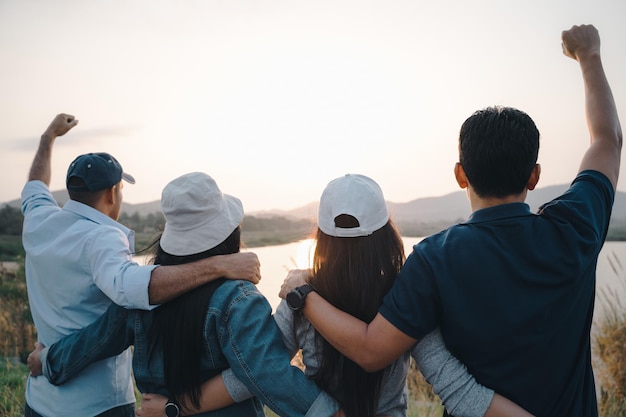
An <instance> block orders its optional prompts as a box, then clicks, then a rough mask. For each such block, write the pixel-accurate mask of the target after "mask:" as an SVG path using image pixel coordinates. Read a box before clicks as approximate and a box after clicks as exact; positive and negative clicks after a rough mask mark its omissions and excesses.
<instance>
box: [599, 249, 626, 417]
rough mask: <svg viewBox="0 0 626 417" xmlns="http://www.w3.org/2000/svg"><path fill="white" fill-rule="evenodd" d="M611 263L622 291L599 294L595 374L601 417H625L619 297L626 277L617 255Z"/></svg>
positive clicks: (625, 321)
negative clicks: (598, 383)
mask: <svg viewBox="0 0 626 417" xmlns="http://www.w3.org/2000/svg"><path fill="white" fill-rule="evenodd" d="M609 263H610V265H611V268H612V269H613V273H615V274H616V276H617V278H618V279H619V282H620V284H621V291H620V288H614V289H612V290H604V289H602V290H600V291H599V292H598V302H599V303H600V309H601V310H600V311H601V313H602V314H601V315H599V317H597V320H596V321H595V323H594V328H593V333H592V336H593V350H594V363H593V366H594V373H595V375H596V378H597V379H598V381H599V382H600V393H599V404H598V408H599V415H600V416H603V417H626V309H625V308H624V303H623V302H622V299H621V297H620V294H624V293H626V274H625V273H624V268H623V266H622V264H621V263H620V261H619V259H618V258H617V256H615V254H611V256H609Z"/></svg>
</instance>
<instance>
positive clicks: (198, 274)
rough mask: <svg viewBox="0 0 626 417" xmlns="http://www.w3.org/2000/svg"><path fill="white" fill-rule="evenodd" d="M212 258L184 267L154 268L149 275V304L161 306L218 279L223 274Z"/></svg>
mask: <svg viewBox="0 0 626 417" xmlns="http://www.w3.org/2000/svg"><path fill="white" fill-rule="evenodd" d="M214 258H215V257H213V258H207V259H204V260H202V261H198V262H192V263H188V264H184V265H172V266H159V267H158V268H155V269H154V270H153V271H152V274H151V275H150V284H149V285H148V297H149V300H150V304H163V303H165V302H167V301H169V300H172V299H174V298H176V297H178V296H179V295H182V294H184V293H186V292H187V291H190V290H192V289H194V288H197V287H199V286H201V285H203V284H206V283H207V282H210V281H212V280H215V279H217V278H220V277H221V276H222V275H223V274H222V271H220V270H219V269H218V268H217V267H216V264H215V262H214Z"/></svg>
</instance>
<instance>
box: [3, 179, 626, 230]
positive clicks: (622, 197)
mask: <svg viewBox="0 0 626 417" xmlns="http://www.w3.org/2000/svg"><path fill="white" fill-rule="evenodd" d="M567 187H568V185H567V184H563V185H553V186H548V187H544V188H537V189H535V190H533V191H530V192H529V193H528V197H527V199H526V202H527V203H528V205H529V206H530V208H531V210H532V211H537V209H538V208H539V206H540V205H541V204H543V203H545V202H547V201H550V200H551V199H553V198H555V197H557V196H559V195H560V194H562V193H563V192H564V191H565V190H566V189H567ZM52 194H53V196H54V198H55V199H56V200H57V202H59V204H61V205H63V204H65V202H66V201H67V200H68V196H67V191H65V190H59V191H54V192H53V193H52ZM5 204H8V205H9V206H13V207H19V206H20V200H19V199H16V200H12V201H10V202H7V203H5ZM317 206H318V203H317V202H311V203H309V204H306V205H304V206H301V207H297V208H294V209H291V210H266V211H256V212H249V213H246V215H247V216H255V217H261V218H263V217H276V216H282V217H287V218H294V219H315V218H316V217H317ZM387 207H388V209H389V213H390V215H391V217H392V218H393V219H394V220H395V221H396V222H397V223H405V224H406V223H415V224H417V223H442V224H444V223H448V224H450V223H452V222H456V221H458V220H462V219H465V218H467V217H468V216H469V214H470V205H469V202H468V200H467V197H466V194H465V191H456V192H453V193H449V194H445V195H442V196H439V197H424V198H417V199H415V200H411V201H408V202H406V203H394V202H387ZM122 211H123V212H126V213H127V214H129V215H132V214H134V213H138V214H139V215H142V216H145V215H147V214H150V213H155V212H159V211H161V208H160V205H159V201H158V200H157V201H152V202H148V203H140V204H130V203H123V206H122ZM612 223H613V224H621V223H626V193H625V192H622V191H618V192H617V194H616V196H615V203H614V206H613V215H612Z"/></svg>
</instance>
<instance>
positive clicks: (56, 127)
mask: <svg viewBox="0 0 626 417" xmlns="http://www.w3.org/2000/svg"><path fill="white" fill-rule="evenodd" d="M77 124H78V120H76V119H75V118H74V116H72V115H69V114H64V113H61V114H58V115H57V116H56V117H55V118H54V120H52V122H51V123H50V126H48V128H47V129H46V131H45V132H44V133H43V135H41V140H40V141H39V148H38V149H37V153H36V154H35V159H34V160H33V164H32V166H31V168H30V173H29V174H28V180H29V181H33V180H39V181H42V182H44V183H45V184H46V185H48V186H50V180H51V178H52V168H51V165H52V163H51V160H52V146H53V145H54V141H55V139H56V138H57V137H59V136H63V135H65V134H66V133H67V132H69V130H70V129H71V128H73V127H74V126H76V125H77Z"/></svg>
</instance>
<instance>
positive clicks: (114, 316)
mask: <svg viewBox="0 0 626 417" xmlns="http://www.w3.org/2000/svg"><path fill="white" fill-rule="evenodd" d="M127 318H128V310H126V309H124V308H122V307H120V306H118V305H116V304H111V306H110V307H109V308H108V310H107V311H106V312H105V313H104V314H103V315H102V316H100V317H99V318H98V319H97V320H96V321H94V322H93V323H92V324H90V325H89V326H87V327H85V328H83V329H82V330H78V331H76V332H74V333H72V334H70V335H68V336H65V337H64V338H62V339H61V340H59V341H58V342H56V343H54V344H53V345H52V346H50V347H49V349H48V350H47V355H45V354H43V355H42V362H43V363H44V375H45V376H46V377H47V378H48V380H49V381H50V383H52V384H54V385H61V384H64V383H66V382H67V381H69V380H70V379H72V378H74V377H75V376H76V375H77V374H78V373H79V372H80V371H82V370H83V369H85V368H86V367H87V366H89V365H91V364H92V363H94V362H97V361H99V360H102V359H106V358H109V357H111V356H116V355H119V354H120V353H122V352H123V351H124V350H126V349H127V348H128V347H129V346H130V345H131V344H132V340H130V337H129V335H128V334H127V333H126V320H127Z"/></svg>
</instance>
